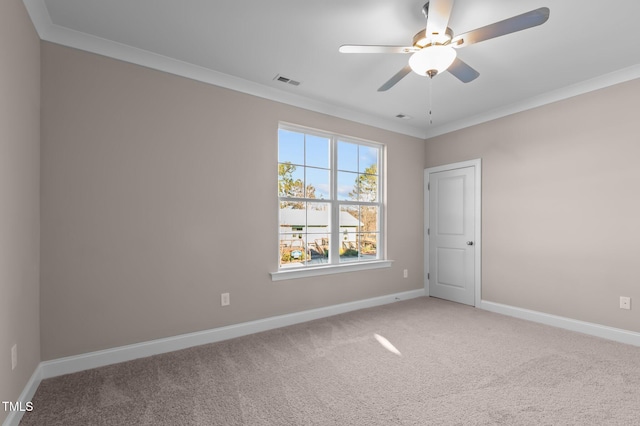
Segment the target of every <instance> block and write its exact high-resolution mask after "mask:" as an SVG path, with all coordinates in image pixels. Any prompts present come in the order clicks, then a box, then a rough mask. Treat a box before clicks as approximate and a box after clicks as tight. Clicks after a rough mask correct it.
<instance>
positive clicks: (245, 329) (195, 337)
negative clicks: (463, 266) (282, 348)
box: [39, 289, 425, 379]
mask: <svg viewBox="0 0 640 426" xmlns="http://www.w3.org/2000/svg"><path fill="white" fill-rule="evenodd" d="M424 295H425V292H424V289H419V290H412V291H406V292H402V293H395V294H389V295H386V296H380V297H374V298H371V299H365V300H358V301H355V302H349V303H342V304H339V305H333V306H327V307H323V308H318V309H311V310H308V311H302V312H296V313H292V314H286V315H279V316H275V317H271V318H265V319H262V320H256V321H250V322H245V323H241V324H234V325H229V326H226V327H220V328H215V329H211V330H205V331H199V332H195V333H188V334H181V335H178V336H173V337H168V338H165V339H158V340H152V341H148V342H142V343H136V344H133V345H127V346H120V347H117V348H112V349H106V350H102V351H97V352H90V353H86V354H81V355H74V356H70V357H66V358H59V359H54V360H51V361H44V362H42V363H40V366H39V368H40V370H41V377H42V379H48V378H50V377H56V376H61V375H63V374H69V373H75V372H78V371H83V370H88V369H91V368H96V367H103V366H105V365H110V364H116V363H119V362H124V361H131V360H133V359H137V358H143V357H147V356H152V355H158V354H162V353H166V352H172V351H177V350H180V349H185V348H190V347H193V346H199V345H205V344H208V343H215V342H219V341H222V340H228V339H233V338H234V337H240V336H246V335H248V334H253V333H259V332H261V331H267V330H272V329H274V328H280V327H285V326H288V325H293V324H298V323H302V322H306V321H311V320H314V319H319V318H324V317H329V316H332V315H337V314H342V313H345V312H350V311H355V310H358V309H364V308H370V307H373V306H379V305H384V304H387V303H392V302H396V301H398V300H407V299H413V298H416V297H420V296H424Z"/></svg>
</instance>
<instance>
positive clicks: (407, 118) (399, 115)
mask: <svg viewBox="0 0 640 426" xmlns="http://www.w3.org/2000/svg"><path fill="white" fill-rule="evenodd" d="M396 118H402V119H403V120H411V119H412V118H413V117H411V116H410V115H407V114H398V115H396Z"/></svg>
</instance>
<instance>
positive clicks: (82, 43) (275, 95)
mask: <svg viewBox="0 0 640 426" xmlns="http://www.w3.org/2000/svg"><path fill="white" fill-rule="evenodd" d="M23 2H24V4H25V7H26V8H27V12H28V13H29V16H30V17H31V21H32V22H33V24H34V26H35V28H36V31H37V32H38V35H39V36H40V38H41V39H42V40H44V41H50V42H52V43H57V44H61V45H63V46H68V47H73V48H76V49H80V50H85V51H87V52H92V53H96V54H98V55H103V56H107V57H110V58H114V59H119V60H121V61H125V62H130V63H133V64H137V65H141V66H144V67H147V68H151V69H156V70H160V71H164V72H167V73H170V74H175V75H178V76H182V77H186V78H190V79H192V80H196V81H201V82H203V83H208V84H213V85H216V86H220V87H225V88H227V89H231V90H235V91H238V92H242V93H246V94H250V95H253V96H257V97H261V98H265V99H270V100H273V101H276V102H282V103H285V104H288V105H292V106H295V107H299V108H303V109H308V110H311V111H315V112H319V113H322V114H327V115H330V116H333V117H338V118H342V119H345V120H350V121H354V122H357V123H361V124H365V125H368V126H372V127H377V128H379V129H385V130H389V131H391V132H397V133H401V134H405V135H408V136H413V137H416V138H420V139H429V138H432V137H435V136H439V135H442V134H445V133H449V132H453V131H455V130H460V129H464V128H466V127H471V126H474V125H476V124H481V123H484V122H487V121H491V120H495V119H497V118H501V117H505V116H508V115H511V114H515V113H518V112H522V111H526V110H529V109H532V108H536V107H539V106H542V105H546V104H549V103H552V102H557V101H560V100H563V99H567V98H571V97H574V96H578V95H581V94H584V93H588V92H592V91H594V90H598V89H602V88H605V87H609V86H613V85H615V84H619V83H623V82H625V81H629V80H633V79H636V78H640V65H633V66H631V67H628V68H624V69H621V70H618V71H614V72H612V73H609V74H605V75H602V76H598V77H595V78H592V79H589V80H586V81H582V82H580V83H576V84H574V85H572V86H568V87H564V88H561V89H558V90H553V91H550V92H547V93H543V94H541V95H538V96H534V97H532V98H529V99H525V100H523V101H521V102H516V103H514V104H511V105H506V106H503V107H499V108H496V109H494V110H491V111H487V112H485V113H482V114H478V115H475V116H473V117H468V118H463V119H461V120H457V121H454V122H451V123H447V124H443V125H441V126H434V127H428V128H426V129H425V128H424V127H423V126H422V125H417V124H412V125H409V124H407V123H406V120H402V121H400V120H397V119H386V118H381V117H378V116H372V115H371V114H367V113H364V112H361V111H356V110H353V109H349V108H344V107H339V106H336V105H332V104H329V103H326V102H322V101H318V100H315V99H311V98H308V97H304V96H300V95H298V94H295V93H290V92H286V91H284V90H280V89H277V88H274V87H270V86H266V85H262V84H258V83H255V82H252V81H248V80H244V79H241V78H237V77H234V76H231V75H228V74H223V73H220V72H217V71H213V70H210V69H207V68H204V67H200V66H197V65H194V64H189V63H186V62H183V61H179V60H176V59H172V58H168V57H166V56H162V55H158V54H156V53H152V52H149V51H145V50H142V49H137V48H134V47H131V46H127V45H124V44H120V43H116V42H113V41H111V40H106V39H103V38H99V37H96V36H92V35H89V34H86V33H82V32H79V31H74V30H71V29H69V28H65V27H61V26H58V25H54V24H53V23H52V22H51V17H50V15H49V11H48V10H47V7H46V5H45V2H44V0H23Z"/></svg>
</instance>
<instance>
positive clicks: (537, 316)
mask: <svg viewBox="0 0 640 426" xmlns="http://www.w3.org/2000/svg"><path fill="white" fill-rule="evenodd" d="M477 307H478V308H480V309H483V310H485V311H490V312H495V313H497V314H502V315H507V316H510V317H515V318H520V319H524V320H527V321H532V322H537V323H540V324H545V325H550V326H553V327H558V328H563V329H565V330H570V331H575V332H578V333H583V334H588V335H590V336H596V337H601V338H603V339H607V340H613V341H615V342H619V343H626V344H628V345H633V346H640V333H637V332H635V331H629V330H623V329H620V328H615V327H609V326H606V325H600V324H595V323H591V322H586V321H580V320H575V319H571V318H566V317H560V316H557V315H552V314H546V313H544V312H538V311H532V310H529V309H524V308H518V307H516V306H509V305H503V304H501V303H495V302H488V301H486V300H482V301H481V302H480V304H479V305H478V306H477Z"/></svg>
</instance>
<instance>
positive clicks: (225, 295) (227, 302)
mask: <svg viewBox="0 0 640 426" xmlns="http://www.w3.org/2000/svg"><path fill="white" fill-rule="evenodd" d="M220 304H221V305H222V306H229V305H230V304H231V300H230V299H229V293H222V294H221V295H220Z"/></svg>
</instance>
